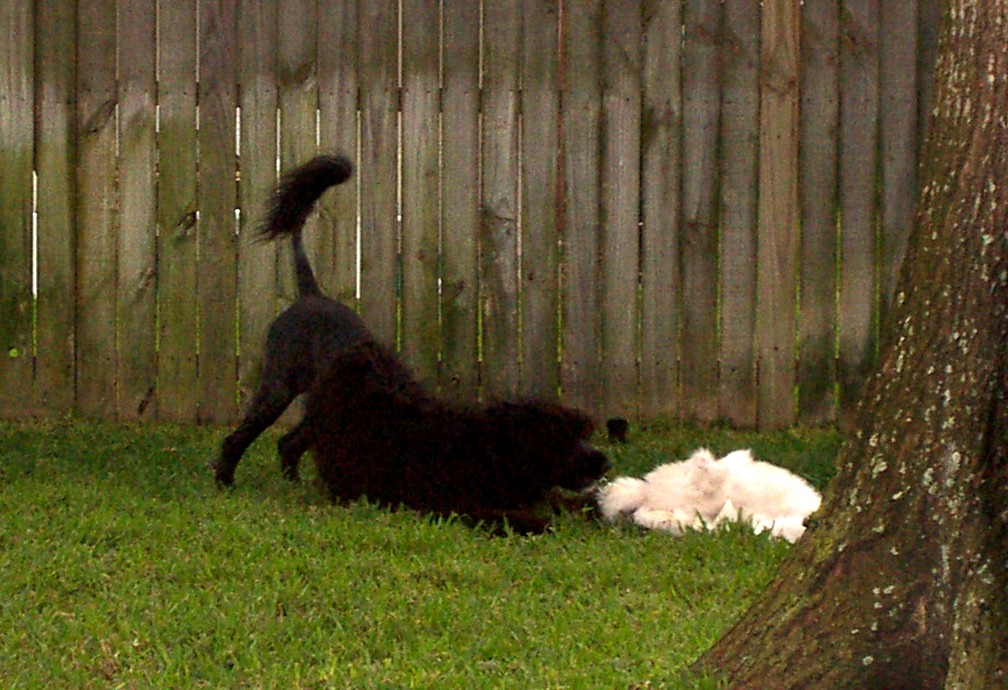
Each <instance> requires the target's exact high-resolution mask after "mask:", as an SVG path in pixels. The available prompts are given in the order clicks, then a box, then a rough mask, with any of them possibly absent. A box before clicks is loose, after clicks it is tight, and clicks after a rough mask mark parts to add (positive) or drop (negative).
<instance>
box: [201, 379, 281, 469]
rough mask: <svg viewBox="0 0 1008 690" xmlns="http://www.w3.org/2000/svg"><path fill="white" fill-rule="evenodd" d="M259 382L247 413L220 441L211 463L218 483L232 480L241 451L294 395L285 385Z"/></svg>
mask: <svg viewBox="0 0 1008 690" xmlns="http://www.w3.org/2000/svg"><path fill="white" fill-rule="evenodd" d="M267 380H269V379H264V382H263V383H261V384H260V385H259V388H258V390H256V394H255V397H254V398H252V403H251V404H250V405H249V409H248V412H246V413H245V417H244V418H243V419H242V420H241V423H240V424H238V428H237V429H235V430H234V431H232V432H231V433H230V434H228V436H227V438H225V439H224V443H222V444H221V454H220V459H219V460H218V461H217V464H216V465H215V466H214V478H215V479H216V480H217V483H218V484H223V485H224V486H230V485H231V484H233V483H234V473H235V468H236V467H238V461H239V460H241V457H242V454H243V453H245V451H246V450H247V449H248V447H249V446H250V445H252V442H253V441H255V440H256V439H257V438H258V437H259V434H261V433H262V432H263V431H265V430H266V429H267V428H269V426H270V425H271V424H273V422H275V421H276V420H277V419H279V417H280V415H281V414H283V411H284V410H286V409H287V406H288V405H290V404H291V402H292V401H293V400H294V398H295V397H296V395H295V394H294V393H292V392H291V390H290V388H288V387H287V386H286V385H280V384H277V383H275V381H274V382H271V383H270V384H267V383H265V382H266V381H267Z"/></svg>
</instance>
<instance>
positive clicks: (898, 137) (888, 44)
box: [879, 0, 918, 324]
mask: <svg viewBox="0 0 1008 690" xmlns="http://www.w3.org/2000/svg"><path fill="white" fill-rule="evenodd" d="M880 21H881V24H880V27H879V29H880V31H879V38H880V41H881V43H880V47H879V52H880V55H879V71H880V75H879V93H880V94H881V96H880V103H879V107H880V112H881V126H880V128H879V136H881V138H882V141H881V149H882V160H881V176H882V178H881V196H882V198H881V203H882V208H881V227H880V233H881V235H880V237H879V254H880V255H879V323H880V324H885V323H886V322H887V321H888V313H889V307H890V306H891V304H892V300H893V296H894V293H895V291H896V280H897V278H898V277H899V270H900V266H901V265H902V264H903V256H904V255H905V254H906V245H907V236H908V235H909V233H910V225H911V223H912V222H913V212H914V203H915V202H916V200H917V141H916V140H917V127H918V120H917V23H918V16H917V0H905V1H904V2H899V3H895V4H893V5H890V6H887V7H886V10H885V12H880Z"/></svg>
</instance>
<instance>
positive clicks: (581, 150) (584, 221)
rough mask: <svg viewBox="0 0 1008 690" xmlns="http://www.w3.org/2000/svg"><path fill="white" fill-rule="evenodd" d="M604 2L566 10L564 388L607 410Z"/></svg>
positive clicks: (573, 397) (576, 399) (573, 400)
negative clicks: (602, 271)
mask: <svg viewBox="0 0 1008 690" xmlns="http://www.w3.org/2000/svg"><path fill="white" fill-rule="evenodd" d="M601 26H602V6H601V2H600V1H599V0H586V1H585V2H578V3H573V4H571V5H570V6H566V7H565V8H564V27H563V35H562V37H561V44H560V45H561V69H562V74H563V77H562V80H561V96H560V98H561V108H562V112H563V123H562V127H563V129H562V132H561V147H562V152H563V153H562V160H561V166H562V167H561V170H562V175H563V194H564V196H563V202H564V205H563V210H564V214H563V226H562V227H563V260H564V264H565V275H564V282H563V297H562V300H563V311H562V336H561V337H562V339H563V351H562V353H561V356H562V361H561V387H562V390H563V396H564V399H565V401H566V402H568V403H570V404H573V405H578V406H580V407H582V408H584V409H586V410H588V411H591V412H593V413H596V414H597V413H599V412H601V408H602V372H601V360H600V357H601V353H600V346H601V342H600V328H601V318H600V315H601V294H600V292H601V291H600V284H601V280H600V275H599V251H600V249H601V229H600V227H599V222H600V215H599V213H600V204H601V187H600V184H601V181H600V174H599V163H600V161H601V154H602V142H601V136H602V134H601V127H602V122H601V120H602V103H601V98H602V94H601V84H599V80H598V79H599V74H601V69H602V45H601Z"/></svg>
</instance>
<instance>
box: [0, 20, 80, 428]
mask: <svg viewBox="0 0 1008 690" xmlns="http://www.w3.org/2000/svg"><path fill="white" fill-rule="evenodd" d="M35 7H36V16H35V36H36V44H35V99H36V108H35V118H36V119H35V132H36V142H35V167H36V173H37V175H38V201H37V203H38V294H37V299H36V314H37V323H38V325H37V334H36V338H37V354H36V358H35V402H36V406H37V407H38V408H39V409H40V410H41V411H42V412H44V413H46V414H52V415H60V414H67V413H69V412H70V411H72V410H73V406H74V314H75V310H76V305H75V302H74V282H75V279H74V275H75V269H74V245H75V242H74V231H75V223H74V194H75V190H74V172H75V171H74V150H75V145H74V144H75V142H74V140H75V138H76V130H75V125H74V105H73V102H74V88H75V87H74V82H75V80H76V51H77V44H76V40H75V39H76V28H75V24H76V2H75V1H74V0H38V2H36V4H35ZM43 36H44V37H45V40H38V37H43ZM6 206H7V205H6V204H4V207H6ZM4 255H5V256H6V255H7V254H6V252H4ZM3 273H4V274H5V275H6V271H4V272H3Z"/></svg>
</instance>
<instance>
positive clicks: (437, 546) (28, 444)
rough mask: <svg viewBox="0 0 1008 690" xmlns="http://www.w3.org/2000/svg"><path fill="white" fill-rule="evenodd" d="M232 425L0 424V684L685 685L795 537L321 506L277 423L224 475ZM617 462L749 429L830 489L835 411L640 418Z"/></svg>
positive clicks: (693, 683) (711, 442)
mask: <svg viewBox="0 0 1008 690" xmlns="http://www.w3.org/2000/svg"><path fill="white" fill-rule="evenodd" d="M224 433H225V431H224V430H222V429H216V428H206V427H202V428H191V427H172V426H162V425H146V426H142V427H141V426H122V425H112V424H89V423H83V422H46V423H31V424H28V423H0V516H2V517H0V519H2V523H0V524H2V529H0V679H2V683H0V686H2V688H4V689H7V688H10V689H13V688H24V689H26V690H28V689H31V690H34V689H35V688H41V687H57V688H120V687H122V688H190V687H192V688H201V687H206V688H284V689H288V688H376V689H377V688H466V689H467V690H472V689H474V688H522V689H528V688H663V687H670V688H680V687H681V688H693V687H714V686H715V685H714V683H712V682H705V681H703V680H701V679H695V678H690V677H688V676H687V674H686V671H687V667H688V665H689V663H690V662H691V661H692V660H693V659H695V658H696V657H697V655H698V654H699V653H700V652H702V651H703V650H704V649H705V648H706V647H707V646H708V645H709V644H710V643H711V642H713V641H714V640H715V639H716V638H717V637H718V635H719V634H720V633H721V632H723V631H724V630H725V628H726V627H728V626H729V625H730V624H731V622H732V621H733V620H734V619H735V618H736V617H737V616H738V615H739V614H741V612H742V611H743V609H744V608H745V607H746V605H747V603H748V602H750V601H751V600H752V598H753V597H754V596H755V595H756V594H757V593H758V592H759V590H760V589H761V587H762V586H763V585H764V584H765V583H766V582H767V580H768V578H769V577H770V576H771V575H772V573H773V571H774V569H775V567H776V566H777V564H778V563H779V562H780V560H781V558H782V557H783V556H784V554H785V553H786V552H787V549H788V545H787V544H786V542H783V541H781V540H770V539H768V538H766V537H765V536H756V535H753V534H752V533H751V532H750V531H748V530H746V529H743V528H739V527H731V528H729V529H725V530H723V531H721V532H718V533H717V534H713V535H712V534H689V535H686V536H685V537H682V538H673V537H670V536H668V535H665V534H657V533H648V532H644V531H640V530H638V529H636V528H633V527H628V526H607V525H601V524H598V523H596V522H592V521H588V520H585V519H583V518H582V517H577V516H567V517H563V518H561V519H560V520H559V521H558V523H557V525H556V528H555V529H554V530H553V531H552V532H550V533H547V534H545V535H542V536H538V537H503V538H502V537H490V536H487V535H486V534H485V533H484V532H482V531H480V530H477V529H472V528H470V527H467V526H465V525H462V524H459V523H458V522H456V521H454V520H440V521H435V520H430V519H425V518H422V517H417V516H415V515H414V514H412V513H410V512H406V511H403V512H398V513H390V512H388V511H384V510H379V509H376V508H374V507H372V506H368V505H365V504H355V505H353V506H349V507H341V506H333V505H331V504H329V503H328V502H327V501H326V500H325V498H324V496H323V494H322V492H321V491H320V489H319V487H318V485H317V484H316V483H315V481H314V473H313V471H312V469H311V467H310V465H311V463H310V462H305V463H304V465H303V472H302V475H303V477H304V479H303V480H302V482H301V483H300V484H298V485H292V484H289V483H287V482H285V481H284V480H283V479H282V478H281V477H280V474H279V469H278V463H277V461H276V459H275V452H274V450H273V444H274V443H275V441H276V436H275V435H271V436H269V435H268V436H265V437H264V438H262V439H260V441H259V442H258V443H257V444H256V445H255V446H253V448H252V449H251V450H250V451H249V453H248V454H247V456H246V458H245V460H244V461H243V462H242V464H241V465H240V466H239V468H238V473H237V479H236V481H237V485H236V487H235V488H234V489H232V490H228V491H223V492H221V491H218V490H217V489H216V488H215V487H214V486H213V482H212V481H211V473H210V470H209V463H210V462H211V461H212V459H213V458H214V455H215V452H216V447H217V444H218V443H219V441H220V439H221V438H222V437H223V435H224ZM602 445H603V447H604V448H605V449H606V450H607V451H608V452H609V454H610V457H611V458H612V460H613V464H614V471H613V474H639V473H642V472H643V471H646V470H647V469H649V468H650V467H652V466H653V465H655V464H657V463H660V462H665V461H667V460H669V459H678V458H682V457H685V456H686V455H687V454H688V453H689V452H690V451H691V450H692V449H693V448H695V447H696V446H698V445H707V446H709V447H710V448H711V449H712V450H714V451H715V452H725V451H728V450H732V449H735V448H740V447H751V448H753V450H754V452H755V453H756V455H757V456H758V457H760V458H761V459H765V460H770V461H772V462H776V463H778V464H781V465H785V466H787V467H790V468H792V469H794V470H796V471H798V472H799V473H801V474H803V475H805V476H806V477H808V478H809V479H810V480H811V481H812V482H813V484H815V485H817V486H818V487H820V488H821V487H822V486H824V485H825V483H826V482H827V481H828V479H829V477H830V476H831V475H832V473H833V466H834V459H835V457H836V452H837V449H838V445H839V437H838V435H837V434H836V432H833V431H801V432H782V433H774V434H763V435H756V434H743V433H737V432H732V431H728V430H725V429H715V430H708V431H701V430H699V429H695V428H679V427H667V426H665V427H661V426H658V427H652V428H645V429H641V428H634V429H632V430H631V438H630V443H629V444H627V445H624V446H619V447H613V446H609V445H607V444H604V443H603V444H602Z"/></svg>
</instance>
